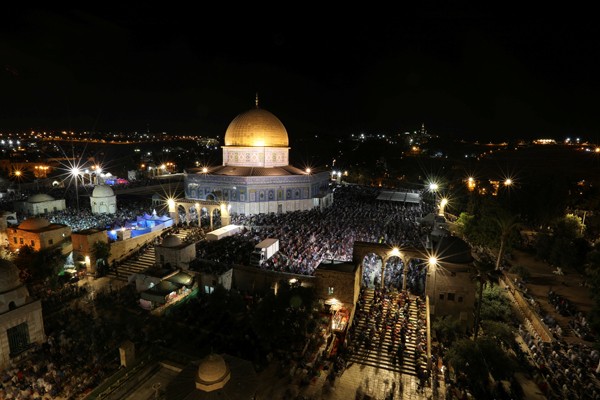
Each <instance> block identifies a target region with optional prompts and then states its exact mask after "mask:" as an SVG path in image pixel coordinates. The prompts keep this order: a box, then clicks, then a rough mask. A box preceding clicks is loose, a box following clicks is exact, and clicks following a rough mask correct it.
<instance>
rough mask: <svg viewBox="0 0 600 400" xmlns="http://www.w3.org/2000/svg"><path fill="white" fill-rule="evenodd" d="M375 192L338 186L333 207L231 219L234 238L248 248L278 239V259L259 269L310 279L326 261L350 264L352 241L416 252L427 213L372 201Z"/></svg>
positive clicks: (421, 207)
mask: <svg viewBox="0 0 600 400" xmlns="http://www.w3.org/2000/svg"><path fill="white" fill-rule="evenodd" d="M378 193H379V190H378V189H374V188H368V187H360V186H341V187H338V188H336V191H335V192H334V204H333V205H332V206H331V207H328V208H325V209H319V208H315V209H311V210H308V211H294V212H288V213H284V214H259V215H250V216H247V215H240V214H234V215H232V218H231V223H232V224H236V225H241V226H243V227H245V229H244V230H243V231H242V233H241V234H240V235H239V236H240V237H242V238H245V239H246V240H247V241H248V242H251V243H252V244H253V245H254V244H256V243H259V242H260V241H261V240H263V239H266V238H269V237H272V238H278V239H279V253H280V256H279V257H275V258H273V259H272V260H270V262H267V263H264V264H263V268H268V269H272V270H277V271H284V272H291V273H295V274H301V275H313V274H314V271H315V269H316V268H317V266H318V265H319V264H320V263H321V262H323V261H325V260H330V259H336V260H341V261H351V260H352V251H353V246H354V242H355V241H364V242H374V243H387V244H390V245H394V246H411V245H412V246H421V245H422V243H423V236H424V235H425V233H426V231H427V228H425V227H423V226H422V225H420V224H419V220H420V219H421V218H422V217H424V216H425V215H426V214H427V213H429V212H431V211H432V206H431V205H428V204H426V203H424V202H420V203H403V202H388V201H380V200H377V195H378Z"/></svg>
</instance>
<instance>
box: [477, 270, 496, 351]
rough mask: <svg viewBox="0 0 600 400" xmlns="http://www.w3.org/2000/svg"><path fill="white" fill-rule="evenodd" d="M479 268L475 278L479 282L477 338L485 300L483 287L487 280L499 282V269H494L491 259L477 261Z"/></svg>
mask: <svg viewBox="0 0 600 400" xmlns="http://www.w3.org/2000/svg"><path fill="white" fill-rule="evenodd" d="M474 265H475V267H476V268H477V275H476V276H475V280H476V281H477V282H478V283H479V294H478V299H477V307H476V308H475V326H474V327H473V328H474V329H475V331H474V333H473V337H474V339H475V340H477V335H478V332H479V323H480V321H481V308H482V304H483V301H484V297H483V288H484V286H485V284H486V282H489V283H497V282H498V270H495V269H494V265H493V264H492V263H491V262H489V261H476V262H475V263H474Z"/></svg>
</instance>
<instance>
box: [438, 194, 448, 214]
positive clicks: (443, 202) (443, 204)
mask: <svg viewBox="0 0 600 400" xmlns="http://www.w3.org/2000/svg"><path fill="white" fill-rule="evenodd" d="M447 204H448V199H446V198H443V199H442V200H441V201H440V212H439V216H441V217H443V216H444V208H445V207H446V205H447Z"/></svg>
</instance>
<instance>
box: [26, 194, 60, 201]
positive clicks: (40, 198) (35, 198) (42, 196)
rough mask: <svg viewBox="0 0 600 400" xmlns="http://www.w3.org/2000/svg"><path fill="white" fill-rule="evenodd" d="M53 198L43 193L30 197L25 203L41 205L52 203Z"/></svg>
mask: <svg viewBox="0 0 600 400" xmlns="http://www.w3.org/2000/svg"><path fill="white" fill-rule="evenodd" d="M54 200H55V199H54V197H52V196H50V195H49V194H45V193H38V194H34V195H33V196H30V197H29V198H28V199H27V201H28V202H29V203H42V202H44V201H54Z"/></svg>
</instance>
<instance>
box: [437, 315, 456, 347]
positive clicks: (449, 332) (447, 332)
mask: <svg viewBox="0 0 600 400" xmlns="http://www.w3.org/2000/svg"><path fill="white" fill-rule="evenodd" d="M432 328H433V329H434V330H435V333H436V335H437V337H438V338H439V340H440V341H441V342H442V343H444V344H445V345H446V346H448V345H450V344H452V343H453V342H454V341H455V340H456V339H458V338H459V337H461V336H462V333H463V328H462V326H461V323H460V320H459V319H458V318H456V317H453V316H451V315H444V316H441V317H438V318H436V319H435V321H433V324H432Z"/></svg>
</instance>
